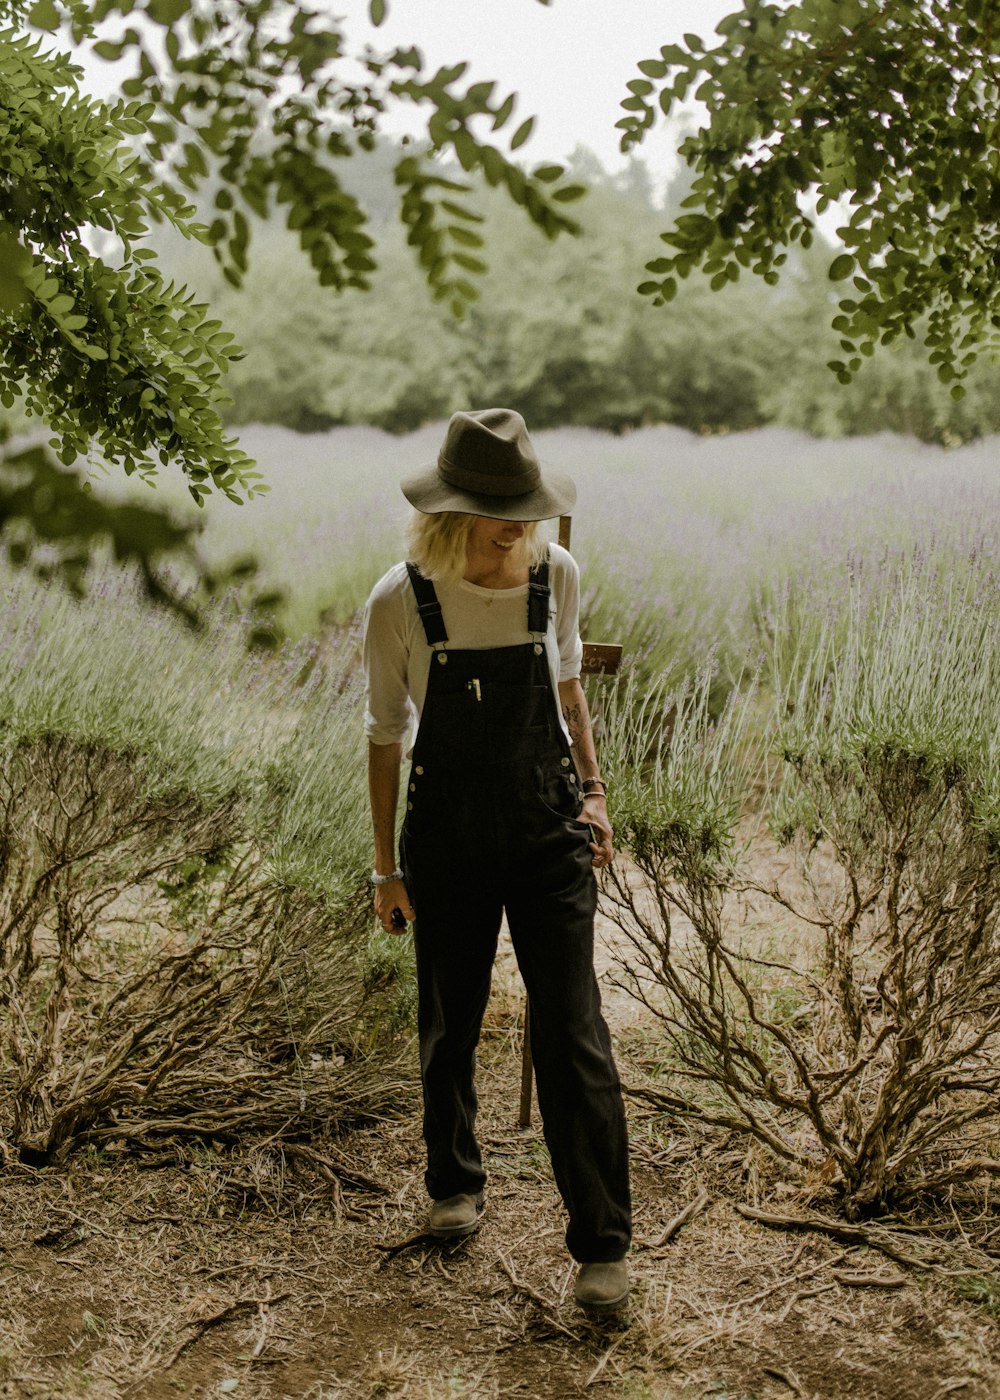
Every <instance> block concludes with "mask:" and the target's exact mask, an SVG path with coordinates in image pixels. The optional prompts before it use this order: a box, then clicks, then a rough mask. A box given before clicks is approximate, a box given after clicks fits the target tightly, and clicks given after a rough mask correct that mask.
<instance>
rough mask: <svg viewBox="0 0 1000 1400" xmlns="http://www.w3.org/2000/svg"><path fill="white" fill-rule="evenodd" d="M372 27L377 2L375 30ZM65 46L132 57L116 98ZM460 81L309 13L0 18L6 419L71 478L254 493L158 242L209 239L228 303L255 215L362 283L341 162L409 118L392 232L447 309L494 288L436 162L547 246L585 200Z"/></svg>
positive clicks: (455, 189) (492, 101) (126, 3)
mask: <svg viewBox="0 0 1000 1400" xmlns="http://www.w3.org/2000/svg"><path fill="white" fill-rule="evenodd" d="M384 11H385V5H384V0H372V3H371V14H372V18H373V20H375V21H376V23H377V22H379V21H380V19H381V17H382V15H383V14H384ZM31 31H35V33H34V34H33V33H32V32H31ZM38 31H41V34H39V33H38ZM46 34H51V35H53V36H54V37H53V38H47V37H45V36H46ZM69 40H72V42H73V43H75V44H76V45H77V46H89V48H90V49H91V51H92V52H93V53H94V54H95V55H96V56H97V57H98V58H101V59H105V60H109V61H118V60H122V61H124V62H125V64H126V67H127V69H129V70H130V71H129V72H128V76H126V77H125V78H124V81H123V82H122V84H121V93H122V96H121V98H120V99H119V100H116V101H114V102H110V103H106V102H100V101H96V100H94V99H92V98H90V97H88V96H87V95H86V94H85V93H84V92H83V91H82V90H81V86H80V82H81V77H82V74H81V70H80V69H79V67H78V66H77V65H76V64H75V63H74V62H73V61H72V56H71V54H70V53H69V52H68V41H69ZM464 75H465V65H464V64H461V63H459V64H456V65H454V66H453V67H450V68H444V69H440V70H439V71H437V72H436V73H431V74H427V73H425V72H424V71H423V60H422V58H421V55H420V53H419V51H418V50H417V49H415V48H409V49H400V48H396V49H392V50H391V51H389V52H387V53H384V54H379V53H376V52H374V51H373V50H370V49H365V50H363V51H362V52H355V51H353V50H352V48H351V46H350V45H349V43H348V40H347V37H346V35H345V33H344V29H343V25H342V23H341V22H340V21H338V20H336V19H335V18H332V17H331V16H330V14H328V13H327V12H326V11H325V9H324V8H322V7H321V6H319V5H311V4H309V3H308V0H252V3H247V4H230V3H214V0H92V3H85V0H0V404H2V405H3V406H4V407H5V408H8V409H9V408H11V407H12V406H14V404H15V403H16V402H17V400H18V399H20V400H22V402H23V405H24V407H25V408H27V410H28V411H29V412H30V413H31V414H33V415H35V416H37V417H38V418H39V419H40V420H41V421H43V422H44V423H45V424H46V425H47V426H48V427H49V428H50V430H51V432H52V434H53V436H52V439H51V446H52V447H53V448H54V449H55V450H56V452H57V453H58V456H59V458H60V460H61V461H62V463H63V464H64V465H65V466H66V467H70V466H71V465H72V464H73V463H74V461H75V460H76V459H77V457H79V456H81V455H85V454H87V453H89V452H91V451H92V450H94V449H96V450H97V451H99V452H100V453H101V454H102V455H103V457H104V458H105V459H106V460H108V461H110V462H113V463H116V464H120V465H121V466H123V467H124V469H125V471H126V473H129V474H131V473H132V472H139V473H141V474H143V475H146V476H150V477H151V476H153V475H154V474H155V472H156V470H157V469H158V467H159V466H161V465H165V464H168V463H169V464H170V465H171V466H173V467H175V468H180V470H181V471H182V472H183V473H184V474H185V477H186V480H187V483H188V486H189V489H190V491H191V493H192V495H193V496H194V497H195V499H196V500H198V501H199V502H200V501H202V500H203V499H204V498H205V497H206V495H207V494H208V493H209V492H210V491H212V490H213V489H216V490H221V491H223V492H225V493H226V494H227V495H228V496H230V497H231V498H233V499H236V500H245V499H247V498H249V497H251V496H253V495H254V494H256V493H257V492H258V491H261V490H263V489H266V488H264V487H262V486H261V485H260V482H259V475H258V473H256V471H255V470H254V469H253V463H252V462H250V461H249V460H248V459H247V458H246V456H245V455H244V454H243V453H242V452H241V450H240V448H239V445H238V443H237V441H236V440H235V439H234V438H233V437H231V436H228V435H227V434H226V432H225V430H224V427H223V423H222V419H221V417H220V405H221V404H222V403H224V402H225V401H226V399H225V394H224V392H223V388H222V382H221V380H222V375H223V373H224V371H225V370H226V368H227V367H228V365H229V363H230V362H231V361H232V360H234V359H236V358H238V356H239V354H240V351H239V347H238V346H236V344H235V342H234V340H233V337H232V335H231V334H230V333H229V332H227V331H226V330H225V329H224V328H223V326H222V324H221V322H219V321H218V320H216V319H213V318H212V317H211V315H210V312H209V310H208V307H207V306H206V305H204V304H201V303H199V302H198V301H197V299H196V298H195V297H194V296H192V295H191V294H190V293H189V292H188V291H187V290H186V289H185V288H184V287H179V286H177V285H175V284H174V283H172V282H169V281H167V280H166V279H165V278H164V276H163V274H162V273H161V271H160V268H159V267H158V265H157V260H156V254H155V252H154V251H153V249H152V248H150V246H149V244H148V241H147V235H148V233H149V229H150V224H151V222H154V221H155V222H158V223H161V224H168V225H170V226H172V227H173V228H174V229H175V230H177V231H178V232H179V233H180V234H181V235H183V237H184V238H187V239H194V240H199V241H202V242H207V243H209V244H210V245H211V246H212V247H213V248H214V249H215V251H216V254H217V256H218V258H219V261H220V263H221V265H222V267H223V270H224V272H225V274H226V276H227V278H228V279H229V281H231V282H232V283H234V284H235V285H239V283H240V281H241V280H242V277H243V275H244V273H245V271H246V268H247V262H248V247H249V243H250V229H251V225H250V220H249V217H248V216H249V215H250V214H251V213H253V214H257V215H259V216H262V217H267V216H268V215H269V214H270V213H271V212H272V211H273V210H275V209H280V210H281V212H282V213H283V215H284V218H285V221H286V223H287V226H288V227H289V228H290V229H292V230H294V231H295V233H296V235H297V238H298V242H299V244H300V246H301V249H302V251H303V253H304V254H305V255H306V256H307V257H308V259H309V261H310V262H311V263H312V266H313V268H314V269H315V272H316V274H317V277H318V280H319V282H320V284H321V285H322V286H327V287H331V288H335V289H343V288H345V287H361V288H363V287H366V286H367V285H368V279H369V277H370V275H371V273H372V271H373V270H374V267H375V258H374V256H373V253H374V243H373V239H372V237H371V235H370V233H369V232H368V229H367V222H368V220H367V214H366V210H365V208H364V206H363V203H362V202H361V201H360V200H359V199H358V198H357V196H356V195H355V194H352V193H351V192H350V191H349V190H348V189H347V188H345V185H344V183H343V181H342V179H341V178H340V175H339V173H338V164H340V165H342V164H343V161H344V160H345V159H346V158H349V157H350V156H351V155H353V154H354V153H355V152H356V151H359V150H365V149H369V148H370V147H371V144H372V143H373V141H374V139H375V135H376V133H377V131H378V128H379V123H380V121H381V119H382V117H383V115H384V113H385V111H386V110H387V108H388V107H389V105H390V104H392V103H399V102H404V103H411V104H416V105H418V106H420V107H421V108H424V109H426V110H427V112H428V116H427V138H428V139H427V142H426V143H423V144H422V146H421V148H420V150H419V151H417V150H415V149H410V150H406V151H403V152H401V153H400V157H399V159H398V161H397V164H396V168H395V181H396V186H397V190H398V196H399V216H400V219H401V220H402V222H403V224H404V226H405V227H406V230H407V238H408V241H409V243H410V245H411V247H412V249H413V251H414V253H415V255H416V257H417V259H418V261H419V263H420V266H421V268H422V269H423V272H424V275H425V277H426V279H427V281H428V283H429V284H430V286H431V288H432V290H433V293H434V295H435V296H436V297H438V298H439V299H442V300H446V301H447V302H449V303H450V305H451V306H452V309H453V310H454V311H456V312H461V311H462V310H463V309H464V307H465V306H466V305H468V304H469V303H470V302H471V301H472V300H474V298H475V296H476V295H477V288H476V284H475V283H476V278H477V277H478V276H479V275H480V274H481V273H482V272H483V271H484V270H485V264H484V263H483V261H482V259H481V257H480V256H479V249H480V246H481V244H482V236H481V234H480V232H479V229H478V225H479V223H480V222H481V215H480V214H479V213H478V211H477V210H476V208H475V207H474V205H473V204H472V203H470V201H469V200H468V198H467V196H468V195H469V192H470V186H469V184H468V183H467V181H465V180H464V179H461V178H454V177H453V176H446V175H444V174H442V173H441V170H440V169H439V167H438V165H437V163H436V162H437V158H438V157H440V156H441V155H442V154H444V153H447V154H448V155H449V156H451V157H452V158H453V159H454V160H457V162H458V165H459V166H460V167H461V170H462V171H464V172H469V173H472V172H477V173H478V174H479V175H481V177H482V178H483V180H485V182H486V183H487V184H489V185H493V186H498V187H500V188H503V189H504V190H505V191H506V193H507V194H508V195H509V196H510V198H511V199H512V200H514V201H515V202H516V203H517V204H519V205H521V206H523V208H524V210H525V211H526V214H527V216H528V218H529V219H530V220H531V221H532V222H533V223H534V224H536V225H537V226H538V227H539V228H541V229H542V230H543V231H544V233H545V234H547V235H548V236H550V237H554V236H556V235H557V234H559V233H560V232H564V231H572V230H574V229H575V224H574V221H573V220H572V218H571V217H570V216H569V214H568V213H567V212H566V209H567V205H568V204H570V203H571V202H572V201H573V200H574V199H576V198H578V197H579V196H580V195H581V194H582V193H583V187H582V186H580V185H579V184H576V185H574V184H573V183H571V182H569V181H567V180H566V179H564V178H563V177H564V171H563V167H562V166H560V165H555V164H550V165H546V166H544V167H542V168H541V169H538V170H536V171H534V173H530V174H529V173H526V172H525V171H524V170H523V169H522V168H521V166H520V165H519V164H518V163H517V162H516V160H515V159H513V153H514V152H516V151H517V149H518V148H519V147H520V146H521V145H522V144H523V143H524V141H525V140H526V139H527V137H528V135H529V134H530V131H531V121H530V119H529V120H528V121H524V122H521V123H520V124H519V125H516V124H514V123H513V115H514V106H515V98H514V96H513V95H509V96H503V97H502V96H500V95H498V94H497V93H496V90H495V84H493V83H489V82H485V83H483V82H479V83H471V84H465V85H463V78H464ZM484 126H485V127H486V128H487V130H486V131H485V132H484V131H483V127H484ZM508 132H509V133H510V134H509V135H508ZM494 133H498V134H499V135H498V138H497V139H498V140H499V141H501V142H503V143H504V144H503V145H499V144H496V142H495V141H494V140H493V139H491V138H492V137H493V134H494ZM196 199H197V200H198V202H199V206H200V207H206V206H208V207H210V209H211V213H210V216H209V218H208V220H207V222H203V221H202V220H201V219H200V218H199V216H198V212H197V208H196V204H195V200H196ZM22 465H23V464H22ZM15 475H16V476H17V481H16V482H15V483H14V484H13V486H11V485H10V483H9V482H8V481H7V479H6V478H4V479H2V480H0V525H2V524H3V523H4V522H5V521H7V520H9V519H11V518H15V517H16V518H21V516H22V515H23V508H24V502H23V495H22V494H20V493H22V485H23V483H22V482H21V479H20V477H21V474H20V473H16V474H15ZM11 491H13V492H14V493H15V494H16V497H17V499H16V506H15V504H14V497H13V496H12V495H11ZM109 509H110V508H109ZM89 515H90V516H92V515H93V512H89ZM154 516H155V512H152V513H151V515H150V522H152V520H153V517H154ZM119 524H120V522H119ZM93 525H94V521H93V519H90V521H89V525H88V528H87V529H86V530H81V539H89V538H91V537H92V535H93V528H92V527H93ZM116 528H117V526H116V525H115V522H114V521H112V520H111V518H110V517H109V518H108V530H107V531H106V534H107V536H108V537H109V538H112V539H113V538H115V530H116ZM41 533H44V531H42V532H41ZM168 533H169V531H168ZM38 535H39V531H37V530H36V531H35V532H34V534H33V536H32V538H35V537H37V536H38ZM162 535H163V532H162V531H158V530H156V529H153V530H151V534H150V541H149V544H150V558H152V557H153V554H155V553H156V552H158V551H159V548H160V540H161V537H162ZM23 547H24V541H23V539H21V540H20V543H19V545H18V550H17V554H16V557H17V558H20V555H21V553H23ZM147 562H149V561H148V560H147Z"/></svg>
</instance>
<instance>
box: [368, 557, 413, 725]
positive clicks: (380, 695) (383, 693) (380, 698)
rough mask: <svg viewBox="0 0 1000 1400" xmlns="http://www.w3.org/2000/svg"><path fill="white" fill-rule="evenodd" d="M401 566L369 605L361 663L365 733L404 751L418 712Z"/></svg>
mask: <svg viewBox="0 0 1000 1400" xmlns="http://www.w3.org/2000/svg"><path fill="white" fill-rule="evenodd" d="M399 567H400V566H397V568H395V569H390V571H389V572H388V573H387V574H386V575H385V577H384V578H382V579H380V580H379V582H378V583H377V584H376V585H375V587H374V589H373V590H372V593H371V596H370V598H369V599H368V602H367V605H366V606H365V615H364V642H363V645H362V659H363V665H364V674H365V734H366V735H367V737H368V738H369V739H370V740H371V742H372V743H373V744H403V745H404V747H405V746H407V745H408V744H409V742H410V738H411V735H412V730H413V724H414V719H415V709H414V706H413V702H412V701H411V699H410V695H409V686H408V677H407V668H408V664H409V654H410V641H409V637H408V635H407V627H406V615H405V611H404V609H403V608H402V607H401V606H400V603H401V599H400V596H399V594H400V580H399V578H398V577H397V575H398V572H399ZM404 573H405V570H404Z"/></svg>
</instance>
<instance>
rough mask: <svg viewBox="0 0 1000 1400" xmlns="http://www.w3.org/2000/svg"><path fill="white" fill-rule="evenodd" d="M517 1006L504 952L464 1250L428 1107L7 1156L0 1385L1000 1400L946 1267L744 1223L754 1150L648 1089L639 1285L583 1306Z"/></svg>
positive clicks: (31, 1392) (195, 1392) (264, 1399)
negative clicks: (426, 1152) (479, 1173)
mask: <svg viewBox="0 0 1000 1400" xmlns="http://www.w3.org/2000/svg"><path fill="white" fill-rule="evenodd" d="M602 933H603V936H604V938H605V947H604V949H603V952H602V956H601V958H600V960H599V962H600V966H601V969H602V979H603V980H604V982H605V989H606V998H605V999H606V1009H607V1012H608V1017H609V1020H610V1021H611V1024H612V1028H613V1030H614V1032H615V1035H616V1041H617V1046H618V1054H619V1062H620V1066H621V1069H622V1074H623V1078H624V1080H625V1082H626V1084H628V1083H629V1082H630V1079H631V1077H632V1075H633V1072H635V1066H636V1065H638V1064H639V1063H640V1062H641V1059H642V1055H643V1050H644V1046H645V1045H646V1043H647V1039H648V1034H649V1032H648V1027H647V1026H646V1024H645V1022H644V1020H643V1014H641V1013H640V1012H639V1010H638V1009H637V1008H636V1006H635V1003H633V1002H632V1001H631V1000H630V999H628V998H627V997H626V996H625V995H624V993H622V992H621V991H620V990H619V989H618V988H617V987H615V986H614V985H613V982H612V978H613V963H612V962H611V961H610V960H609V958H608V949H607V942H608V941H609V939H610V929H609V927H608V926H604V927H603V929H602ZM519 1011H520V995H519V991H518V987H517V981H516V972H515V970H514V967H513V959H512V955H511V953H510V950H509V947H504V949H503V950H502V952H501V956H500V959H499V961H498V968H497V976H496V978H495V984H494V994H493V999H492V1002H491V1007H490V1011H489V1014H488V1018H487V1026H486V1030H485V1033H484V1039H483V1045H482V1049H481V1054H480V1090H481V1094H480V1097H481V1102H482V1115H481V1123H482V1137H483V1143H484V1149H485V1152H486V1156H487V1164H488V1167H489V1171H490V1187H489V1199H488V1209H487V1212H486V1214H485V1217H484V1220H483V1224H482V1227H481V1229H480V1230H479V1232H478V1233H477V1234H476V1235H474V1236H473V1237H471V1238H470V1239H469V1240H467V1241H465V1242H462V1243H460V1244H457V1245H453V1246H448V1247H442V1246H440V1245H434V1244H431V1243H429V1242H428V1241H427V1240H426V1239H424V1238H422V1236H421V1230H422V1223H423V1218H424V1213H425V1210H426V1200H425V1196H424V1191H423V1183H422V1169H423V1167H422V1150H421V1142H420V1131H419V1116H418V1114H417V1112H416V1110H414V1113H413V1114H412V1115H411V1116H410V1117H409V1118H408V1119H406V1120H404V1121H402V1122H397V1123H390V1124H383V1125H379V1126H377V1127H374V1128H369V1129H365V1130H364V1131H358V1132H355V1133H353V1134H351V1135H350V1136H348V1137H344V1138H340V1139H338V1140H336V1141H329V1142H324V1143H317V1144H313V1147H312V1155H311V1156H310V1155H309V1153H310V1149H308V1148H307V1149H305V1153H304V1154H303V1153H302V1152H300V1153H298V1154H297V1155H295V1156H289V1155H288V1154H287V1152H282V1151H280V1150H279V1149H278V1148H277V1147H276V1146H275V1145H274V1144H267V1143H263V1144H259V1145H257V1146H256V1147H254V1148H253V1149H252V1150H248V1151H246V1152H244V1154H243V1155H242V1156H239V1157H234V1156H233V1155H232V1154H231V1153H230V1152H229V1151H228V1150H227V1149H225V1148H224V1147H223V1146H222V1145H221V1144H219V1145H218V1146H217V1147H215V1148H214V1147H213V1146H212V1145H211V1144H208V1145H206V1146H205V1147H204V1149H203V1150H200V1151H199V1152H198V1153H196V1154H192V1152H191V1150H190V1149H186V1150H185V1151H184V1152H183V1153H182V1152H181V1151H180V1150H179V1149H178V1150H176V1151H173V1150H169V1149H167V1150H164V1151H161V1152H159V1153H150V1154H148V1155H136V1154H135V1153H132V1152H126V1151H125V1150H124V1149H122V1150H120V1151H115V1150H114V1149H111V1150H105V1151H102V1152H101V1153H100V1154H96V1153H92V1154H87V1153H81V1154H77V1156H75V1157H74V1158H72V1159H71V1160H70V1162H69V1163H68V1164H67V1165H65V1166H63V1167H61V1168H59V1169H47V1170H43V1171H33V1170H31V1169H29V1168H26V1167H23V1166H21V1165H19V1164H14V1163H9V1164H8V1165H7V1167H6V1169H5V1170H4V1171H3V1172H2V1173H0V1182H2V1201H0V1224H2V1231H3V1233H2V1236H0V1244H2V1253H0V1266H2V1268H3V1279H4V1289H3V1294H2V1298H0V1396H3V1397H11V1398H12V1400H14V1398H15V1397H16V1400H22V1397H23V1400H56V1397H58V1398H59V1400H78V1398H79V1400H84V1397H86V1398H87V1400H175V1397H177V1396H190V1397H206V1400H207V1397H217V1396H225V1395H233V1396H236V1397H237V1400H285V1397H287V1398H288V1400H355V1397H357V1400H374V1398H375V1397H413V1398H414V1400H449V1398H450V1397H459V1396H461V1397H469V1400H494V1397H500V1396H525V1397H540V1398H544V1400H562V1397H575V1396H594V1397H595V1400H599V1398H600V1397H609V1400H610V1397H620V1400H694V1397H706V1400H727V1397H728V1400H784V1398H785V1397H790V1396H791V1397H794V1396H800V1397H808V1398H809V1400H944V1397H946V1396H950V1395H956V1396H959V1397H961V1400H996V1397H997V1396H998V1395H1000V1330H998V1327H997V1323H996V1320H995V1316H994V1314H993V1313H991V1311H990V1310H989V1309H988V1308H987V1307H985V1306H983V1304H982V1302H978V1303H977V1302H976V1301H975V1300H974V1298H973V1297H971V1296H970V1297H967V1298H962V1297H959V1296H958V1294H957V1293H956V1290H955V1287H954V1284H953V1282H952V1281H950V1280H949V1277H948V1274H947V1270H945V1269H940V1270H937V1271H936V1272H935V1271H925V1272H923V1273H920V1272H917V1271H912V1270H904V1269H901V1268H900V1267H899V1266H898V1265H897V1264H895V1263H893V1262H892V1261H891V1260H889V1259H887V1258H885V1257H884V1256H882V1255H881V1254H878V1253H876V1252H874V1251H867V1250H865V1249H863V1248H851V1247H845V1246H844V1245H842V1244H839V1243H836V1242H834V1241H832V1240H830V1239H828V1238H826V1237H824V1236H822V1235H817V1234H804V1235H803V1234H798V1235H794V1234H791V1233H787V1232H782V1231H775V1230H773V1229H766V1228H764V1227H762V1226H761V1225H759V1224H757V1223H755V1222H753V1221H750V1220H747V1219H745V1218H744V1217H742V1216H741V1215H740V1214H739V1212H738V1210H737V1206H738V1205H739V1204H741V1203H746V1202H751V1203H752V1202H753V1201H755V1200H756V1199H757V1198H758V1195H759V1193H760V1190H761V1183H760V1178H759V1170H760V1166H759V1162H758V1160H757V1159H756V1157H755V1155H754V1154H753V1153H752V1152H749V1153H748V1152H747V1150H746V1149H745V1148H743V1147H740V1146H738V1145H736V1143H735V1141H733V1140H730V1141H729V1142H726V1141H720V1140H719V1139H718V1138H715V1139H707V1138H705V1139H702V1138H699V1137H698V1136H696V1135H692V1134H688V1133H687V1132H685V1131H684V1130H683V1129H678V1128H677V1127H676V1126H673V1125H671V1124H670V1123H669V1122H666V1121H665V1120H663V1119H662V1117H661V1118H657V1117H655V1116H653V1115H651V1114H649V1113H648V1111H647V1110H646V1109H644V1108H643V1106H642V1101H641V1100H639V1099H637V1098H635V1097H630V1098H629V1112H630V1129H631V1135H632V1145H633V1163H634V1176H633V1188H634V1197H635V1206H636V1244H635V1248H634V1251H633V1254H632V1257H631V1269H632V1276H633V1284H634V1286H633V1292H632V1297H631V1300H630V1304H629V1307H628V1308H627V1310H625V1311H624V1312H623V1313H622V1314H621V1315H619V1316H617V1317H615V1318H612V1319H607V1320H604V1321H592V1320H590V1319H589V1318H588V1317H586V1316H585V1315H584V1314H582V1313H581V1312H580V1311H579V1310H578V1309H577V1308H576V1306H575V1305H574V1303H573V1297H572V1292H573V1289H572V1284H573V1266H572V1264H571V1261H570V1260H569V1258H568V1256H567V1254H566V1252H565V1249H564V1247H563V1239H562V1236H563V1219H562V1212H561V1207H560V1203H559V1200H558V1197H557V1195H556V1192H555V1189H554V1187H553V1185H552V1180H551V1175H550V1171H549V1166H548V1160H547V1156H546V1152H545V1149H544V1145H543V1143H542V1140H541V1136H540V1133H539V1132H538V1130H537V1112H536V1115H535V1129H534V1130H533V1131H530V1132H528V1133H525V1134H522V1133H519V1132H518V1131H517V1130H516V1127H515V1126H514V1125H515V1119H516V1112H517V1095H518V1083H519V1075H520V1037H519V1032H518V1024H519ZM771 1185H773V1183H771ZM706 1194H707V1198H708V1201H707V1205H706V1206H705V1207H704V1208H703V1209H701V1210H700V1211H698V1212H697V1213H695V1214H694V1215H693V1218H692V1219H690V1220H689V1221H688V1223H686V1224H685V1225H684V1226H683V1228H680V1229H678V1230H677V1231H676V1233H675V1234H673V1236H672V1238H671V1239H670V1240H669V1241H663V1236H664V1233H665V1231H666V1229H667V1226H668V1225H669V1224H670V1222H671V1221H673V1220H674V1219H675V1217H676V1216H677V1215H678V1214H679V1213H680V1212H681V1211H683V1210H684V1208H685V1207H686V1206H688V1205H690V1204H691V1203H693V1202H697V1201H698V1200H699V1199H704V1197H705V1195H706ZM965 1291H966V1293H967V1294H975V1292H976V1289H975V1288H974V1287H969V1286H968V1280H966V1288H965ZM981 1295H982V1298H983V1299H985V1300H986V1301H987V1302H989V1301H990V1300H991V1299H992V1300H994V1305H995V1300H996V1299H997V1297H998V1296H1000V1292H998V1290H997V1288H996V1286H995V1283H994V1282H993V1281H992V1280H990V1279H988V1278H984V1279H983V1280H982V1289H981Z"/></svg>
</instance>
